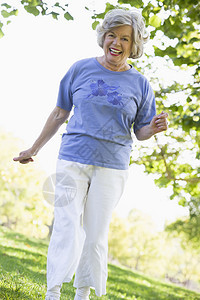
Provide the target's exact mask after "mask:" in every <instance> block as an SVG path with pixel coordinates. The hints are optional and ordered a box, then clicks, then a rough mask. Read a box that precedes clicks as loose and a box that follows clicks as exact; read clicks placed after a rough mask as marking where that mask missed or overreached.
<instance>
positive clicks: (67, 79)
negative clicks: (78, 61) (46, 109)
mask: <svg viewBox="0 0 200 300" xmlns="http://www.w3.org/2000/svg"><path fill="white" fill-rule="evenodd" d="M73 74H74V72H73V66H72V67H71V68H70V69H69V71H68V72H67V73H66V75H65V76H64V77H63V79H62V80H61V82H60V87H59V92H58V98H57V104H56V106H59V107H60V108H62V109H65V110H68V111H71V109H72V106H73V93H72V81H73Z"/></svg>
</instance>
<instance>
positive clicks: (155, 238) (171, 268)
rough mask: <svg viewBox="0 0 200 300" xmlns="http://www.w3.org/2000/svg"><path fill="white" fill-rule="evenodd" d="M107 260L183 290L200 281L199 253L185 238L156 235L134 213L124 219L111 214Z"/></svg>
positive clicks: (147, 220) (141, 216)
mask: <svg viewBox="0 0 200 300" xmlns="http://www.w3.org/2000/svg"><path fill="white" fill-rule="evenodd" d="M109 256H110V257H111V258H112V259H113V261H118V262H119V263H120V264H122V265H124V266H128V267H130V268H133V269H134V270H137V271H140V272H143V273H145V274H148V275H151V276H154V277H159V278H168V279H169V280H172V281H174V282H176V283H179V284H182V285H184V286H189V285H190V284H192V282H196V283H197V282H199V281H200V277H199V267H200V266H199V261H200V251H199V250H196V249H194V248H193V244H192V243H188V242H187V240H186V236H185V234H183V233H174V232H173V235H172V234H170V235H169V234H168V233H167V232H157V231H155V228H154V224H153V223H152V221H151V219H150V218H149V217H148V216H146V215H144V214H143V213H141V212H140V211H138V210H136V209H134V210H133V211H131V212H130V214H129V216H128V218H126V219H122V218H120V217H118V216H117V215H116V214H114V216H113V219H112V222H111V225H110V231H109Z"/></svg>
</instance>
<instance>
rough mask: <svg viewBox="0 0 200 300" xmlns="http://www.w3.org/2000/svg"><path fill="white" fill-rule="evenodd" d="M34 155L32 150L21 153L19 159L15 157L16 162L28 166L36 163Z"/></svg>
mask: <svg viewBox="0 0 200 300" xmlns="http://www.w3.org/2000/svg"><path fill="white" fill-rule="evenodd" d="M33 155H34V153H33V151H32V150H31V148H30V149H28V150H25V151H22V152H20V153H19V156H18V157H14V158H13V160H14V161H19V162H20V163H21V164H27V163H29V162H32V161H34V160H33V159H32V156H33Z"/></svg>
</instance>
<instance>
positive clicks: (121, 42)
mask: <svg viewBox="0 0 200 300" xmlns="http://www.w3.org/2000/svg"><path fill="white" fill-rule="evenodd" d="M131 49H132V27H131V26H130V25H123V26H119V27H114V28H112V29H111V30H110V31H108V32H107V33H106V35H105V40H104V44H103V50H104V55H105V59H106V61H107V63H110V64H115V65H123V64H125V63H126V60H127V58H128V57H129V56H130V53H131Z"/></svg>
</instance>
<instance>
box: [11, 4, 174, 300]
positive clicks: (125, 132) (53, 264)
mask: <svg viewBox="0 0 200 300" xmlns="http://www.w3.org/2000/svg"><path fill="white" fill-rule="evenodd" d="M97 37H98V44H99V46H100V47H102V48H103V51H104V54H103V56H101V57H97V58H94V57H93V58H87V59H83V60H80V61H78V62H76V63H75V64H73V65H72V67H71V68H70V69H69V71H68V72H67V73H66V75H65V76H64V78H63V79H62V80H61V83H60V89H59V94H58V100H57V105H56V107H55V109H54V110H53V112H52V113H51V115H50V116H49V118H48V120H47V122H46V124H45V126H44V128H43V130H42V132H41V134H40V136H39V138H38V139H37V140H36V141H35V143H34V144H33V146H32V147H31V148H30V149H28V150H26V151H23V152H21V153H20V155H19V157H17V158H14V160H15V161H19V162H20V163H23V164H25V163H28V162H30V161H33V159H32V156H34V155H36V154H37V153H38V151H39V150H40V149H41V147H42V146H44V144H45V143H46V142H47V141H48V140H49V139H50V138H51V137H52V136H53V135H54V134H55V133H56V131H57V130H58V128H59V127H60V126H61V124H63V123H64V122H65V121H66V120H67V119H68V117H69V114H70V111H71V110H72V108H74V113H73V116H72V117H71V118H70V120H69V122H68V124H67V131H66V132H65V133H64V134H63V137H62V143H61V147H60V151H59V157H58V163H57V184H56V190H55V210H54V214H55V221H54V228H53V232H52V236H51V240H50V245H49V250H48V257H47V294H46V300H47V299H48V300H50V299H59V298H60V288H61V285H62V283H63V282H70V281H71V280H72V277H73V275H74V273H75V280H74V286H75V287H76V288H77V290H76V295H75V299H76V300H86V299H89V294H90V287H92V288H94V289H95V293H96V295H97V296H99V297H100V296H101V295H105V294H106V281H107V252H108V230H109V223H110V220H111V216H112V212H113V209H114V208H115V206H116V205H117V203H118V201H119V199H120V197H121V195H122V193H123V190H124V185H125V182H126V179H127V172H128V171H127V169H128V166H129V160H130V152H131V148H132V137H131V130H132V126H133V130H134V133H135V135H136V137H137V139H138V140H146V139H149V138H150V137H151V136H153V135H154V134H157V133H159V132H162V131H164V130H166V129H167V121H166V118H167V116H168V115H167V113H164V112H162V113H161V114H160V115H156V108H155V98H154V93H153V91H152V88H151V86H150V84H149V82H148V80H147V79H146V78H145V77H144V76H143V75H141V74H140V73H139V72H138V71H136V70H135V69H134V68H133V67H132V66H131V65H129V64H128V63H127V59H128V58H138V57H140V56H141V55H142V53H143V44H144V43H145V42H146V41H147V39H148V34H146V31H145V27H144V22H143V19H142V16H141V15H140V14H139V13H138V12H137V11H128V10H123V9H114V10H111V11H109V12H108V13H107V14H106V16H105V19H104V21H103V24H102V26H99V27H98V28H97ZM70 189H72V190H74V189H75V192H74V194H73V197H71V198H70V199H69V197H68V198H67V193H66V191H67V190H68V191H69V190H70ZM61 199H62V201H61ZM65 200H66V201H65ZM59 201H60V202H59ZM56 203H59V204H58V205H56Z"/></svg>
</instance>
